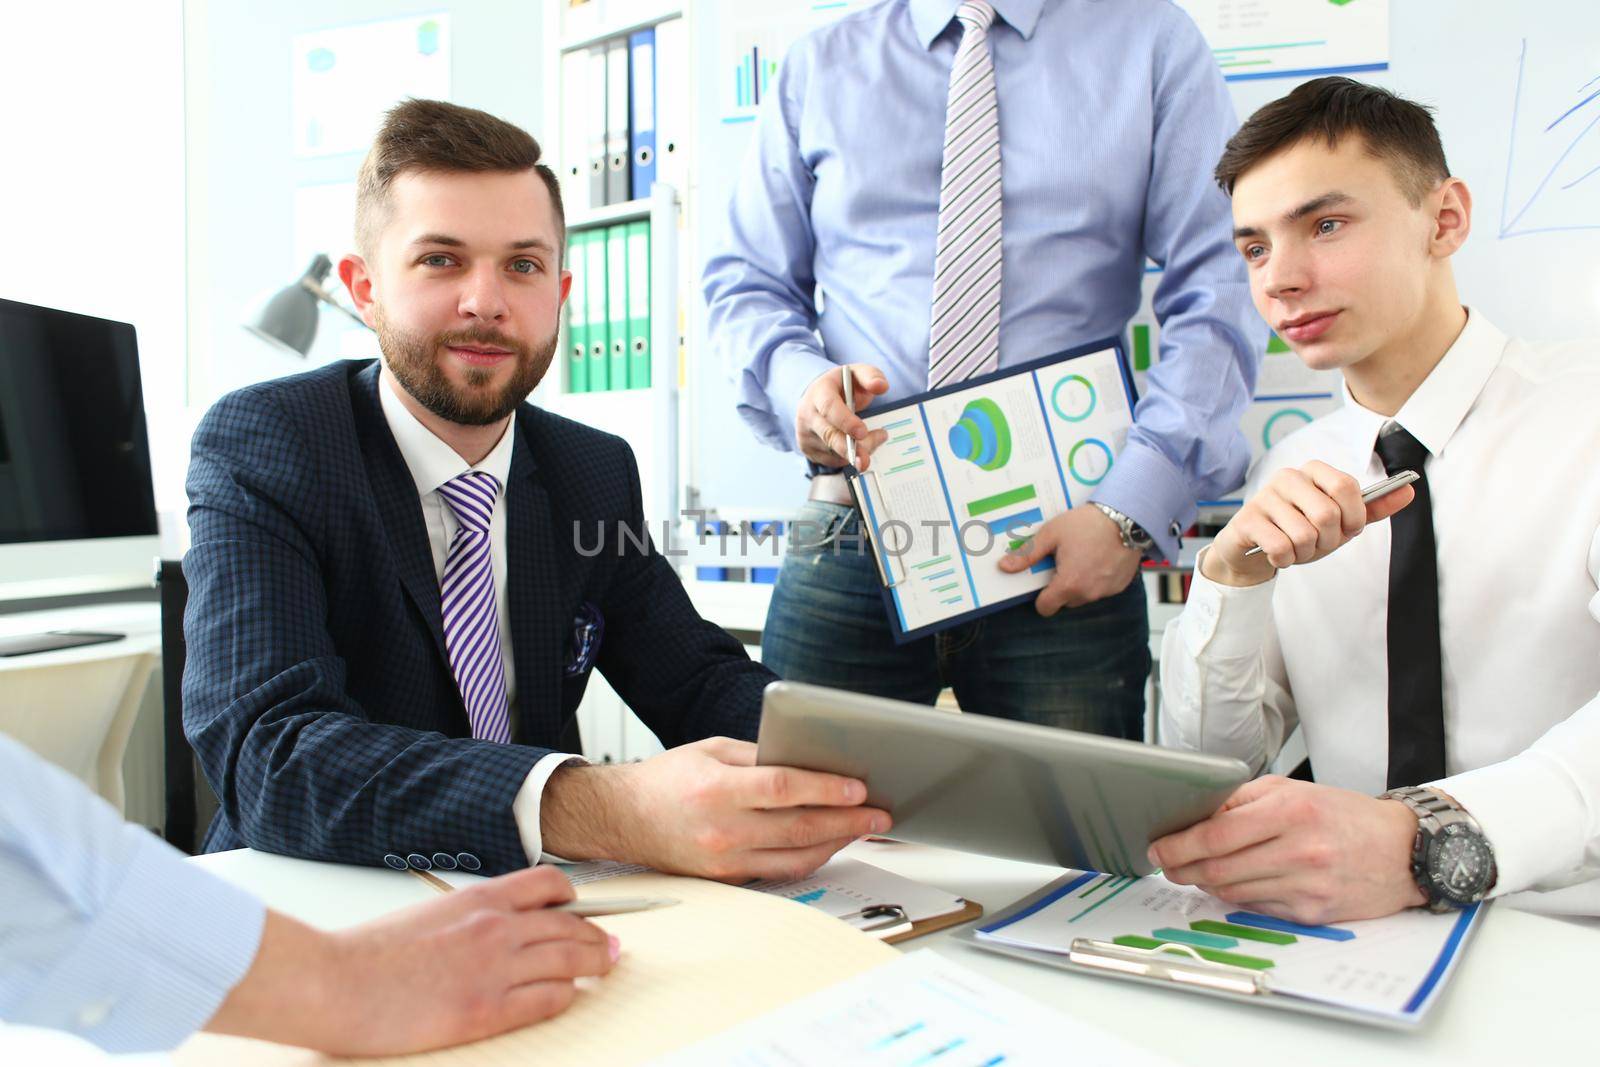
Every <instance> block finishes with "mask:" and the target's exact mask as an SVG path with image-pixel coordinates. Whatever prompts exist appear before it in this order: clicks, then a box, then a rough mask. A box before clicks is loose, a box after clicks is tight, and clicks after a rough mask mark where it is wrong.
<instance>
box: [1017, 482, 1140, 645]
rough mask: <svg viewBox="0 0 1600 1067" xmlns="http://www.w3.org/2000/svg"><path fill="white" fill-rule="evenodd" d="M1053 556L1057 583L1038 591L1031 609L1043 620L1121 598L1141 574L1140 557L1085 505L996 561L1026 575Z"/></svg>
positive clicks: (1114, 528)
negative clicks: (1095, 603)
mask: <svg viewBox="0 0 1600 1067" xmlns="http://www.w3.org/2000/svg"><path fill="white" fill-rule="evenodd" d="M1051 553H1054V554H1055V557H1056V574H1055V577H1054V578H1051V579H1050V584H1049V585H1047V586H1045V587H1044V588H1043V589H1041V590H1039V599H1038V600H1036V601H1034V605H1033V606H1034V610H1035V611H1037V612H1038V613H1039V614H1040V615H1044V616H1046V617H1048V616H1051V615H1054V614H1055V613H1056V612H1058V611H1060V610H1061V609H1062V608H1076V607H1082V606H1083V605H1084V604H1092V603H1093V602H1094V601H1096V600H1101V599H1104V598H1105V597H1108V596H1111V595H1113V594H1115V593H1120V592H1122V591H1123V590H1124V589H1126V588H1128V583H1129V582H1131V581H1133V576H1134V575H1135V574H1138V573H1139V553H1138V552H1136V551H1135V550H1133V549H1131V548H1128V547H1126V546H1125V545H1123V543H1122V531H1121V530H1119V529H1117V524H1116V523H1114V522H1112V521H1111V518H1110V516H1108V515H1106V513H1105V512H1103V511H1101V510H1100V509H1099V508H1097V507H1092V506H1090V505H1087V504H1085V505H1084V506H1083V507H1078V508H1073V509H1072V510H1071V511H1068V512H1066V513H1065V514H1062V515H1057V516H1056V517H1055V518H1053V519H1051V520H1050V521H1049V522H1047V523H1045V524H1044V525H1043V526H1041V527H1039V529H1038V531H1037V532H1035V533H1034V535H1033V537H1031V538H1030V539H1029V540H1028V541H1027V542H1026V543H1025V544H1022V545H1019V546H1017V549H1016V551H1014V552H1007V553H1006V554H1005V555H1004V556H1002V557H1000V569H1001V570H1003V571H1006V572H1007V573H1010V574H1015V573H1017V572H1018V571H1025V570H1027V569H1028V568H1029V567H1031V566H1033V565H1034V564H1035V563H1038V562H1039V561H1040V560H1041V559H1044V558H1045V557H1046V556H1049V555H1050V554H1051Z"/></svg>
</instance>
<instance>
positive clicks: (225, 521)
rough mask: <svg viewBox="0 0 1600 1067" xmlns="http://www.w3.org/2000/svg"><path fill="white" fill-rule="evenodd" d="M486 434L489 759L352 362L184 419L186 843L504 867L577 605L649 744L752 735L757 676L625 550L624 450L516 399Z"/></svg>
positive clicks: (255, 389)
mask: <svg viewBox="0 0 1600 1067" xmlns="http://www.w3.org/2000/svg"><path fill="white" fill-rule="evenodd" d="M512 432H513V433H515V434H516V440H515V442H514V443H513V449H512V458H511V473H510V477H509V481H508V484H507V485H506V491H505V500H504V506H505V508H506V518H507V522H506V542H507V558H508V564H507V569H508V570H509V572H510V573H509V574H508V575H507V576H506V595H507V599H508V600H509V605H508V608H509V613H510V620H511V643H512V648H513V659H514V665H515V668H516V687H517V691H516V703H515V706H514V707H513V708H512V713H511V716H512V717H511V721H512V731H513V737H514V738H515V741H516V743H514V744H509V745H502V744H496V743H493V742H488V741H477V740H473V739H472V736H471V731H470V729H469V728H468V725H467V715H466V710H465V708H464V707H463V705H462V702H461V696H460V694H459V692H458V691H457V689H456V685H455V681H454V679H453V677H452V676H451V673H450V666H449V662H448V661H447V659H446V656H445V646H444V631H443V626H442V623H441V619H440V611H439V582H438V579H437V577H436V576H435V573H434V569H433V557H432V555H431V554H430V552H429V548H428V543H427V531H426V527H425V525H424V522H423V517H422V505H421V501H420V499H419V498H418V496H417V488H416V483H415V481H413V479H412V476H411V473H410V470H409V469H408V468H407V467H406V464H405V460H404V459H403V458H402V457H401V455H400V450H399V447H398V446H397V445H396V444H395V441H394V437H393V435H392V434H391V433H390V432H389V427H388V423H387V422H386V421H385V420H384V416H383V412H382V409H381V408H380V407H379V400H378V364H377V363H376V362H375V361H370V360H368V361H344V362H339V363H334V364H330V365H328V366H325V367H322V368H319V369H317V370H313V371H311V372H309V373H306V374H299V375H295V376H293V377H290V378H284V379H280V380H278V381H272V382H265V383H262V384H260V385H254V386H250V387H248V388H246V389H242V390H239V391H238V392H235V393H232V394H230V395H228V396H226V397H224V398H222V399H221V400H220V401H218V402H217V404H216V406H214V407H213V408H212V409H211V411H210V412H209V413H207V415H206V417H205V419H204V420H203V421H202V422H201V424H200V427H199V429H198V430H197V431H196V432H195V438H194V449H193V458H192V461H191V463H190V466H189V481H188V490H189V529H190V536H191V544H192V547H191V548H190V550H189V554H188V555H187V556H186V557H185V559H184V565H183V566H184V575H185V577H186V578H187V579H188V582H189V604H188V610H187V612H186V614H185V616H184V635H185V638H186V639H187V642H188V659H187V665H186V667H185V670H184V675H183V713H184V727H185V730H186V731H187V733H188V737H189V741H190V743H191V744H193V745H194V748H195V751H196V752H197V753H198V754H199V757H200V763H201V765H202V766H203V768H204V770H205V774H206V777H207V778H208V779H209V780H210V782H211V785H212V787H213V788H214V789H215V790H216V793H217V797H218V798H219V800H220V802H221V810H220V811H219V813H218V815H217V817H216V820H215V821H214V822H213V823H212V825H211V830H210V832H209V833H208V834H207V836H206V841H205V848H206V850H207V851H217V850H220V849H226V848H238V847H240V846H242V845H248V846H250V847H252V848H257V849H262V850H265V851H268V852H277V853H283V854H287V855H293V856H304V857H308V858H311V859H319V860H331V861H335V862H340V863H353V864H369V865H370V864H379V863H382V862H383V857H384V856H385V854H387V853H396V854H399V855H401V856H404V855H406V854H408V853H414V852H415V853H422V854H423V855H431V854H433V853H435V852H445V853H452V854H454V853H462V852H465V853H471V854H472V855H475V856H477V857H478V858H479V859H480V860H481V861H482V864H483V869H484V871H485V872H487V873H497V872H502V871H506V870H511V869H514V868H517V867H523V866H526V865H527V856H526V854H525V853H524V851H523V847H522V843H521V839H520V838H519V836H518V834H517V827H516V823H515V821H514V819H513V818H512V814H511V804H512V800H513V799H514V798H515V797H516V794H517V791H518V790H519V789H520V788H521V787H522V783H523V780H524V779H525V778H526V777H527V775H528V772H529V771H530V770H531V769H532V768H533V765H534V764H535V763H536V762H538V760H539V758H540V757H542V756H544V755H545V754H546V753H547V752H549V751H551V750H553V749H554V750H565V751H571V750H572V749H571V748H569V747H568V746H570V745H571V744H573V743H574V742H575V740H576V728H575V723H574V716H575V713H576V710H577V707H578V700H579V698H580V697H582V695H583V690H584V686H585V684H586V683H587V681H588V673H587V671H583V672H579V673H577V674H569V673H568V671H567V670H566V668H567V666H568V665H569V663H572V662H573V659H572V657H573V643H574V642H573V637H574V620H575V619H577V618H579V617H580V616H581V614H582V613H583V612H584V611H585V605H586V604H587V605H591V606H592V608H597V609H598V610H599V612H600V614H601V615H602V616H603V619H604V637H603V639H602V641H601V645H600V648H599V651H598V656H597V659H596V665H597V666H598V668H599V669H600V671H601V672H602V673H603V674H604V675H605V676H606V680H607V681H608V682H610V683H611V685H612V686H613V688H615V689H616V691H617V692H618V693H619V694H620V695H621V696H622V698H623V699H624V700H625V701H627V703H628V705H629V706H630V707H632V708H633V709H634V711H635V712H637V713H638V715H639V716H640V718H641V719H643V720H644V722H645V723H647V724H648V725H649V726H650V728H651V729H652V730H654V731H655V733H656V735H657V736H658V737H659V738H660V739H661V740H662V742H663V743H664V744H666V745H668V746H672V745H677V744H682V743H684V742H687V741H693V740H697V739H699V738H704V737H710V736H714V735H719V734H720V735H726V736H731V737H738V738H747V739H748V738H754V737H755V734H756V729H757V725H758V723H759V719H760V705H761V693H762V690H763V688H764V687H765V686H766V684H767V683H768V682H769V681H771V680H772V679H773V677H774V676H773V675H772V674H771V672H769V671H767V670H766V669H765V668H764V667H761V666H760V665H759V664H755V663H752V662H750V660H749V658H748V657H746V656H745V654H744V650H743V649H742V648H741V647H740V646H739V644H738V642H736V641H735V640H734V639H733V638H732V637H730V636H729V635H728V634H727V633H726V632H724V631H723V630H721V629H719V628H718V627H716V626H714V625H712V624H711V623H708V622H706V621H705V620H704V619H702V618H700V616H699V615H698V614H697V613H696V612H695V610H694V608H693V607H692V606H691V605H690V603H689V599H688V596H687V594H686V593H685V592H684V589H683V586H682V584H681V583H680V582H679V581H678V578H677V576H676V575H675V574H674V573H673V571H672V569H671V567H670V566H668V564H667V562H666V561H665V560H664V559H663V558H662V557H661V556H660V554H659V553H657V552H656V550H655V548H654V546H653V545H650V546H648V547H645V548H640V547H639V541H638V539H637V538H638V535H642V534H644V532H645V531H644V519H643V511H642V505H641V500H640V489H639V472H638V468H637V466H636V465H635V463H634V460H633V453H632V452H631V451H630V450H629V448H628V446H627V444H626V443H624V442H623V441H622V440H620V439H619V438H616V437H613V436H611V435H609V434H605V433H601V432H600V431H598V430H594V429H591V428H589V427H587V426H583V425H580V424H578V423H575V422H572V421H570V420H567V419H563V418H560V417H559V416H556V415H552V414H551V413H549V412H547V411H542V410H540V409H538V408H535V407H533V406H531V405H529V404H524V405H522V406H521V407H520V408H519V409H518V410H517V413H516V417H515V420H514V424H513V427H512ZM624 526H626V527H628V529H629V532H631V533H633V534H634V535H635V536H633V537H624V536H621V531H622V527H624ZM575 532H576V535H577V536H578V537H579V538H580V539H579V540H575ZM596 546H602V548H601V551H599V552H598V553H597V554H592V555H591V554H590V553H594V549H595V548H596ZM580 548H581V549H582V551H580ZM661 816H662V818H671V813H669V812H662V813H661Z"/></svg>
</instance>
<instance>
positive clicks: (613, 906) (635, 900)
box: [411, 867, 678, 919]
mask: <svg viewBox="0 0 1600 1067" xmlns="http://www.w3.org/2000/svg"><path fill="white" fill-rule="evenodd" d="M411 873H412V874H414V875H416V876H417V877H418V878H421V879H422V880H423V881H424V882H427V883H428V884H429V885H430V886H432V887H433V888H434V890H435V891H436V892H439V893H453V892H455V888H456V887H455V886H453V885H451V884H450V883H449V882H447V881H445V880H444V879H443V878H440V877H439V876H438V875H437V874H434V873H433V872H431V871H419V870H417V869H416V868H414V867H413V868H412V869H411ZM676 903H678V898H677V897H592V898H590V899H588V900H569V901H567V902H566V903H565V904H557V905H555V906H554V907H552V908H551V909H550V910H551V911H564V912H567V913H569V914H571V915H576V916H578V917H580V918H584V919H589V918H593V917H595V916H597V915H626V914H628V913H629V912H635V911H650V910H652V909H654V908H670V907H672V905H674V904H676Z"/></svg>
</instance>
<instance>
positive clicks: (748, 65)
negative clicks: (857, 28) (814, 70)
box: [711, 0, 867, 123]
mask: <svg viewBox="0 0 1600 1067" xmlns="http://www.w3.org/2000/svg"><path fill="white" fill-rule="evenodd" d="M866 6H867V2H866V0H773V2H771V3H765V4H747V5H742V4H729V5H726V6H725V8H724V10H723V14H722V19H721V20H720V21H719V23H718V26H717V56H716V62H715V63H714V64H713V65H712V67H711V70H712V72H713V74H714V76H715V77H716V79H717V100H718V102H719V103H718V107H717V114H718V115H719V117H720V118H721V119H722V121H723V122H724V123H740V122H751V121H753V120H754V119H755V117H756V112H758V111H759V110H760V109H761V101H762V100H763V99H764V98H765V96H766V94H767V91H768V90H769V89H770V88H771V87H772V85H773V83H774V82H775V81H776V79H777V76H778V66H779V64H780V63H782V61H783V57H784V55H785V54H786V53H787V52H788V51H789V46H790V45H792V44H794V43H795V42H796V41H798V40H799V39H800V38H802V37H804V36H805V35H806V34H808V33H810V32H811V31H812V30H814V29H816V28H817V27H819V26H823V25H826V24H827V23H829V22H832V21H833V20H835V19H837V18H840V17H842V16H844V15H847V14H849V13H850V12H852V11H856V10H859V9H861V8H864V7H866Z"/></svg>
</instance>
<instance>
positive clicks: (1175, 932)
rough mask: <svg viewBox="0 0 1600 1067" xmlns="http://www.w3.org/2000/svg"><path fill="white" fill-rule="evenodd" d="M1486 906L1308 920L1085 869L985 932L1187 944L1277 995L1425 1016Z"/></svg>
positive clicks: (1033, 944)
mask: <svg viewBox="0 0 1600 1067" xmlns="http://www.w3.org/2000/svg"><path fill="white" fill-rule="evenodd" d="M1480 911H1481V905H1480V906H1475V907H1473V908H1470V909H1467V910H1465V911H1462V912H1455V913H1449V914H1444V915H1436V914H1434V913H1432V912H1428V911H1422V910H1419V909H1416V908H1412V909H1408V910H1406V911H1403V912H1400V913H1399V914H1397V915H1391V916H1388V917H1387V918H1383V919H1367V920H1363V921H1360V922H1341V923H1334V924H1331V925H1327V926H1306V925H1302V924H1298V923H1291V922H1285V921H1283V920H1280V919H1275V918H1272V917H1271V916H1267V915H1261V914H1258V913H1255V912H1252V911H1250V910H1249V909H1246V908H1239V907H1234V906H1232V905H1229V904H1225V903H1223V902H1222V901H1220V900H1218V899H1217V898H1216V897H1213V896H1211V895H1210V894H1208V893H1205V892H1202V891H1201V890H1199V889H1196V888H1194V887H1193V886H1181V885H1176V884H1174V883H1172V882H1169V881H1167V880H1166V879H1165V878H1163V877H1162V876H1161V875H1160V874H1159V873H1157V874H1152V875H1147V876H1145V877H1143V878H1128V877H1122V876H1119V875H1112V874H1097V873H1094V872H1089V871H1077V872H1072V873H1071V874H1070V875H1069V876H1068V877H1065V878H1063V879H1062V880H1061V881H1060V882H1059V883H1058V884H1057V885H1056V886H1055V887H1054V888H1052V889H1051V890H1050V891H1049V892H1048V893H1046V894H1045V895H1044V896H1042V897H1041V898H1040V899H1039V900H1036V901H1034V902H1033V904H1032V905H1030V906H1028V907H1025V908H1022V909H1021V910H1018V911H1015V912H1013V911H1010V910H1008V911H1007V912H1006V913H1003V914H1001V915H1000V916H998V917H996V919H995V920H994V921H993V922H991V923H988V924H986V925H985V926H982V927H980V928H979V929H978V932H977V937H978V939H979V940H980V941H990V942H995V943H998V944H1004V945H1012V946H1016V947H1020V948H1028V949H1035V950H1039V951H1044V952H1052V953H1063V954H1064V953H1067V952H1068V951H1070V950H1071V949H1072V945H1073V942H1074V941H1075V940H1077V939H1079V938H1090V939H1093V940H1096V941H1103V942H1112V943H1113V944H1116V945H1121V946H1124V947H1127V948H1143V949H1149V948H1156V947H1158V946H1161V945H1184V946H1187V947H1188V948H1189V949H1192V950H1193V952H1194V953H1195V954H1196V955H1198V956H1199V957H1201V958H1202V959H1204V960H1207V961H1210V962H1212V963H1220V964H1228V965H1232V966H1234V967H1242V968H1244V969H1246V970H1249V971H1253V972H1255V973H1258V974H1264V975H1265V976H1266V979H1267V986H1268V989H1269V991H1270V992H1271V993H1272V994H1276V995H1284V996H1290V997H1299V998H1303V999H1306V1000H1313V1001H1317V1002H1320V1003H1323V1004H1329V1005H1333V1006H1336V1007H1342V1008H1349V1009H1354V1010H1357V1011H1362V1012H1367V1013H1371V1014H1374V1015H1382V1016H1387V1017H1390V1018H1393V1019H1398V1020H1400V1021H1415V1020H1416V1019H1418V1018H1420V1017H1421V1016H1422V1015H1423V1014H1424V1013H1425V1012H1426V1011H1427V1010H1428V1008H1429V1007H1430V1006H1431V1004H1432V1003H1433V1001H1434V999H1435V998H1436V997H1437V996H1438V994H1439V991H1440V990H1441V989H1442V988H1443V987H1444V985H1445V983H1446V981H1447V980H1448V978H1449V976H1450V972H1451V970H1452V969H1453V968H1454V966H1455V964H1456V961H1457V960H1458V959H1459V957H1460V951H1459V950H1460V948H1461V945H1462V943H1463V941H1464V939H1465V937H1466V935H1467V933H1468V932H1469V931H1470V929H1471V927H1472V925H1473V923H1474V922H1475V921H1476V920H1477V917H1478V915H1479V913H1480Z"/></svg>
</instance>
